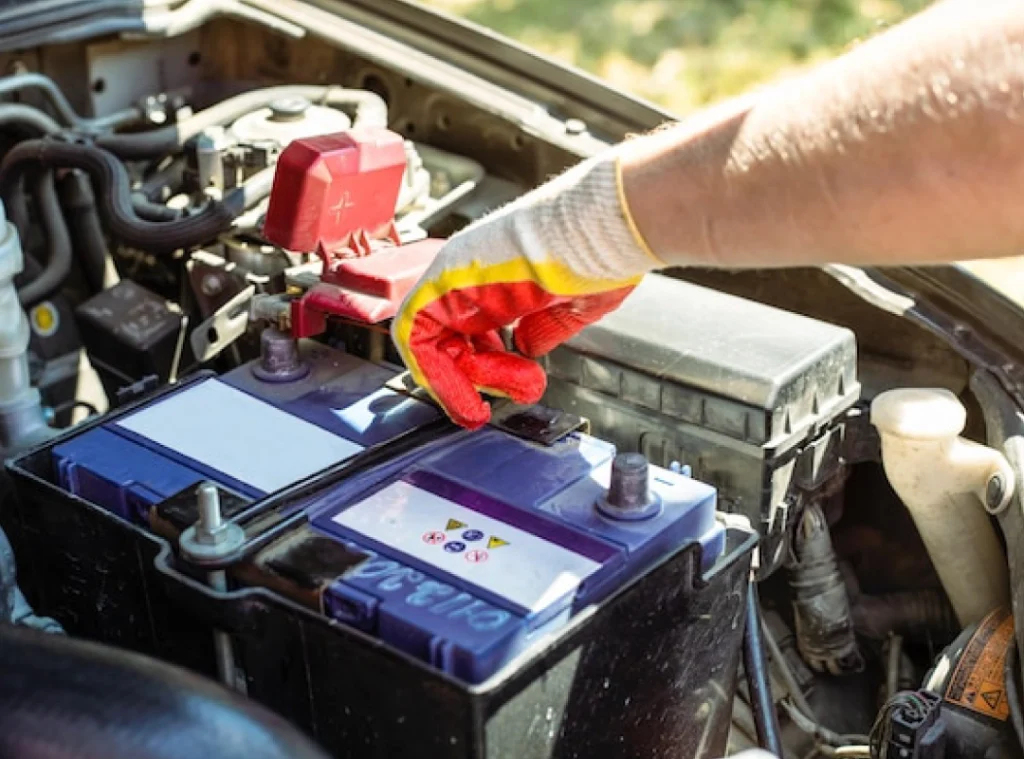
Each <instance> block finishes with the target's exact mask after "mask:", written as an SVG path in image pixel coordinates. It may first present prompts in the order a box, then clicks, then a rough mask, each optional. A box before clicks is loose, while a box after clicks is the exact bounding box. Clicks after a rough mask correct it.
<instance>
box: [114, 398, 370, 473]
mask: <svg viewBox="0 0 1024 759" xmlns="http://www.w3.org/2000/svg"><path fill="white" fill-rule="evenodd" d="M116 426H117V427H120V428H121V429H123V430H127V431H128V432H131V433H134V434H135V435H137V436H139V437H140V438H143V439H145V440H150V441H152V442H154V443H156V444H157V445H160V446H162V447H164V448H166V449H167V450H169V451H172V452H174V453H177V454H179V455H180V456H182V457H184V458H186V459H191V460H192V461H195V462H198V463H200V464H203V465H205V466H207V467H209V468H211V469H215V470H217V471H218V472H221V473H223V474H225V475H227V476H228V477H232V478H234V479H235V480H237V481H239V482H241V483H243V484H245V485H250V486H252V487H254V488H257V489H259V490H262V491H263V492H264V493H271V492H273V491H275V490H279V489H280V488H283V487H285V486H286V485H290V484H291V483H293V482H296V481H298V480H301V479H302V478H304V477H308V476H309V475H311V474H314V473H316V472H318V471H320V470H321V469H324V468H326V467H328V466H330V465H331V464H334V463H336V462H338V461H341V460H343V459H347V458H349V457H350V456H352V455H354V454H356V453H358V452H359V451H361V450H362V447H361V446H359V445H357V444H355V443H353V442H351V441H349V440H346V439H344V438H342V437H339V436H337V435H333V434H331V433H330V432H328V431H326V430H324V429H321V428H320V427H317V426H316V425H314V424H310V423H309V422H306V421H303V420H302V419H299V418H297V417H295V416H292V415H291V414H288V413H285V412H284V411H281V410H280V409H277V408H275V407H274V406H271V405H270V404H268V403H264V402H263V401H261V400H259V399H257V398H254V397H252V396H251V395H248V394H247V393H243V392H242V391H240V390H236V389H235V388H233V387H230V386H228V385H226V384H224V383H223V382H218V381H216V380H208V381H206V382H201V383H199V384H197V385H195V386H193V387H190V388H187V389H185V390H182V391H181V392H178V393H174V394H173V395H170V396H168V397H167V398H165V399H163V400H161V401H160V402H158V403H154V404H153V405H152V406H148V407H147V408H144V409H142V410H141V411H137V412H136V413H134V414H131V415H130V416H128V417H126V418H125V419H122V420H121V421H119V422H118V423H117V425H116Z"/></svg>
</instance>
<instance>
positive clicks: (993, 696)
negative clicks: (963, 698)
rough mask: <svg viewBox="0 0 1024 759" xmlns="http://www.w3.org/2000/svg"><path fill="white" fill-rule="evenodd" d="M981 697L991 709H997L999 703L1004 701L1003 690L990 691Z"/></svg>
mask: <svg viewBox="0 0 1024 759" xmlns="http://www.w3.org/2000/svg"><path fill="white" fill-rule="evenodd" d="M981 697H982V698H983V699H985V703H986V704H988V705H989V708H991V709H995V708H997V707H998V706H999V702H1000V701H1002V700H1003V692H1002V691H1001V690H989V691H985V692H984V693H982V694H981Z"/></svg>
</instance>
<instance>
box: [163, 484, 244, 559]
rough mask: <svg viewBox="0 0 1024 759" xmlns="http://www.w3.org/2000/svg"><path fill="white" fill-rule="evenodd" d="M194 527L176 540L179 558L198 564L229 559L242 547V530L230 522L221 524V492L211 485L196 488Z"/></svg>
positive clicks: (222, 517) (222, 520)
mask: <svg viewBox="0 0 1024 759" xmlns="http://www.w3.org/2000/svg"><path fill="white" fill-rule="evenodd" d="M196 508H197V511H198V518H197V520H196V523H195V524H194V525H192V526H191V527H189V528H188V529H186V530H185V531H184V532H182V533H181V537H180V538H179V539H178V542H179V545H180V546H181V552H182V555H183V556H185V558H187V559H188V560H189V561H195V562H199V563H200V564H201V563H203V562H204V561H210V560H212V559H218V558H221V557H223V556H227V555H230V554H231V553H232V552H233V551H236V550H238V548H239V547H240V546H241V545H242V544H243V543H245V530H243V529H242V528H241V527H240V526H239V525H237V524H235V523H234V522H231V521H227V522H225V521H224V516H223V514H222V513H221V507H220V491H219V490H218V489H217V486H216V485H215V484H214V483H212V482H204V483H202V484H201V485H199V487H198V488H196Z"/></svg>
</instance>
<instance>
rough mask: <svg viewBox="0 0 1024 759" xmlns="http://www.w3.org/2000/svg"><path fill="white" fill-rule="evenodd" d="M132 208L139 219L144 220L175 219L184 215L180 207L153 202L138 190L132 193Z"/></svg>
mask: <svg viewBox="0 0 1024 759" xmlns="http://www.w3.org/2000/svg"><path fill="white" fill-rule="evenodd" d="M132 210H134V211H135V213H136V214H137V215H138V217H139V218H140V219H145V220H146V221H176V220H178V219H180V218H182V217H183V216H184V215H185V213H184V212H183V211H182V210H181V209H180V208H171V207H170V206H168V205H164V204H163V203H154V202H153V201H152V200H150V199H149V198H147V197H146V196H145V195H143V194H142V193H141V192H138V191H135V192H133V193H132Z"/></svg>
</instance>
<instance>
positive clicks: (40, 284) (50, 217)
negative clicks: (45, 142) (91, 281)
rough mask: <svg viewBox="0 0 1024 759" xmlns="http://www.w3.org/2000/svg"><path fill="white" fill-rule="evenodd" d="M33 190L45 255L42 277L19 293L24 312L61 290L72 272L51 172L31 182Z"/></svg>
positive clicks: (69, 252) (69, 244)
mask: <svg viewBox="0 0 1024 759" xmlns="http://www.w3.org/2000/svg"><path fill="white" fill-rule="evenodd" d="M33 190H34V191H33V195H34V200H35V202H36V208H37V209H38V212H39V220H40V223H41V225H42V227H43V230H44V232H45V234H46V242H47V249H48V255H47V258H46V265H45V266H44V267H43V272H42V274H40V275H39V276H38V277H36V278H35V279H33V280H32V281H31V282H29V283H28V284H27V285H25V286H24V287H22V288H21V289H20V290H18V300H19V301H20V302H21V305H22V307H23V308H25V309H29V308H32V306H34V305H36V304H37V303H40V302H41V301H43V300H46V299H47V298H48V297H50V296H51V295H53V294H54V293H55V292H57V291H58V290H60V288H61V287H62V286H63V284H64V281H65V280H66V279H67V278H68V275H69V274H70V273H71V261H72V257H71V237H70V236H69V235H68V228H67V226H66V224H65V222H64V213H63V212H62V211H61V207H60V202H59V201H58V200H57V188H56V186H55V184H54V179H53V172H52V171H49V170H44V171H41V172H40V173H39V174H38V175H37V176H36V177H35V179H34V181H33Z"/></svg>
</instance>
